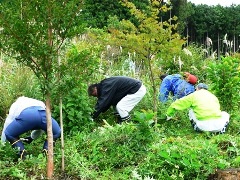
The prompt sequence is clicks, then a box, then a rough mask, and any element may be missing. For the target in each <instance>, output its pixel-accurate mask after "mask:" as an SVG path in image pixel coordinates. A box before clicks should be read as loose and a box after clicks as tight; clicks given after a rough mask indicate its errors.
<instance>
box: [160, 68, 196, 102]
mask: <svg viewBox="0 0 240 180" xmlns="http://www.w3.org/2000/svg"><path fill="white" fill-rule="evenodd" d="M160 79H161V80H162V83H161V85H160V89H159V101H161V102H166V101H167V100H168V97H169V94H170V93H171V94H172V95H173V100H176V99H180V98H182V97H184V96H186V95H188V94H191V93H193V92H194V91H195V87H194V85H195V84H196V83H197V77H196V76H194V75H192V74H190V73H188V72H185V73H184V76H183V77H182V76H181V75H180V74H172V75H167V74H164V75H161V76H160Z"/></svg>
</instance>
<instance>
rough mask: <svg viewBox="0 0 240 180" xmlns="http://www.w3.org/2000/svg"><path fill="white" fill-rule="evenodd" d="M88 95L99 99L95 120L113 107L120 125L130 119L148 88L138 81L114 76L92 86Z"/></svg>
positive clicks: (94, 115) (94, 114)
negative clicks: (132, 111) (130, 113)
mask: <svg viewBox="0 0 240 180" xmlns="http://www.w3.org/2000/svg"><path fill="white" fill-rule="evenodd" d="M88 94H89V96H94V97H97V98H98V101H97V103H96V106H95V112H94V113H93V119H96V118H97V117H98V116H99V115H100V113H102V112H105V111H107V110H108V109H109V108H110V107H111V106H113V107H115V110H116V113H115V115H116V116H117V117H118V123H122V122H123V121H127V120H129V119H130V115H129V112H130V111H131V110H132V109H133V108H134V107H135V106H136V105H137V104H138V103H139V102H140V101H141V99H142V98H143V97H144V95H145V94H146V87H145V86H144V85H143V84H142V82H141V81H139V80H137V79H133V78H130V77H125V76H113V77H110V78H106V79H104V80H102V81H101V82H100V83H96V84H92V85H90V86H89V87H88Z"/></svg>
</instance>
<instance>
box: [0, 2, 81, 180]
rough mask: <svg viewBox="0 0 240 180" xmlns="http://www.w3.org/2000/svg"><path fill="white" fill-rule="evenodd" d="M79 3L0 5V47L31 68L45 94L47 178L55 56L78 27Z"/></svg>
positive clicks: (50, 168)
mask: <svg viewBox="0 0 240 180" xmlns="http://www.w3.org/2000/svg"><path fill="white" fill-rule="evenodd" d="M82 4H83V1H82V0H69V1H64V0H58V1H54V0H47V1H36V0H21V1H18V0H12V1H8V0H6V1H1V4H0V27H1V31H0V39H1V42H0V48H1V50H2V51H4V52H6V53H8V55H11V56H12V57H14V58H16V59H17V60H18V62H20V63H22V64H24V65H26V66H28V67H30V68H31V69H32V70H33V72H34V73H35V74H36V76H37V77H38V78H39V80H40V82H41V86H42V91H43V94H44V95H45V99H46V108H47V110H46V112H47V136H48V146H49V151H48V163H47V177H48V178H52V175H53V168H54V163H53V136H52V124H51V108H50V107H51V93H52V92H53V90H54V88H55V87H56V82H57V80H56V79H57V78H56V74H58V67H59V64H58V56H59V52H60V51H61V50H62V49H63V48H64V42H65V41H66V40H70V39H71V38H72V37H74V36H75V35H76V34H77V33H79V32H80V31H79V30H81V29H82V27H81V26H80V25H81V23H82V20H81V8H82Z"/></svg>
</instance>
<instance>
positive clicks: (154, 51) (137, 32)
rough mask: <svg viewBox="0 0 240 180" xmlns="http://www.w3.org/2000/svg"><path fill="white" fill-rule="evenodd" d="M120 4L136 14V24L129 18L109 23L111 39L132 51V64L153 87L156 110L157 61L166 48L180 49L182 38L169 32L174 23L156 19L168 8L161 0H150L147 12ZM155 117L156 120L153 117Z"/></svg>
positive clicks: (171, 30) (123, 2)
mask: <svg viewBox="0 0 240 180" xmlns="http://www.w3.org/2000/svg"><path fill="white" fill-rule="evenodd" d="M122 4H123V5H124V6H126V7H128V8H129V10H130V12H131V14H132V15H134V16H135V17H136V19H137V20H138V25H134V24H133V23H132V22H131V21H129V20H122V21H120V22H119V23H115V24H109V32H110V33H111V34H112V38H113V41H112V42H114V43H115V45H117V46H122V48H123V50H126V51H127V52H131V53H135V54H136V56H137V58H136V59H137V60H136V64H137V65H139V66H140V67H141V68H142V69H141V70H142V72H143V73H144V75H148V76H149V80H150V82H151V86H152V90H153V109H154V112H157V94H158V91H157V89H156V79H159V73H160V72H161V67H160V62H161V61H163V59H162V58H163V57H166V54H169V52H170V51H171V53H173V54H174V52H178V51H180V50H181V46H182V44H183V43H184V41H183V40H181V38H180V36H179V34H177V33H173V30H176V27H177V26H176V24H173V23H172V24H170V23H169V22H167V21H164V22H160V21H159V19H158V18H159V12H160V11H168V10H169V9H168V8H167V7H166V6H165V5H163V6H162V4H161V1H158V0H152V1H151V4H150V5H149V7H148V11H147V12H146V11H141V10H139V9H137V8H136V6H135V5H134V4H133V3H131V2H129V1H127V0H122ZM174 20H176V18H175V17H173V18H172V19H171V21H172V22H174ZM127 52H125V53H127ZM155 120H156V121H155V122H157V119H155Z"/></svg>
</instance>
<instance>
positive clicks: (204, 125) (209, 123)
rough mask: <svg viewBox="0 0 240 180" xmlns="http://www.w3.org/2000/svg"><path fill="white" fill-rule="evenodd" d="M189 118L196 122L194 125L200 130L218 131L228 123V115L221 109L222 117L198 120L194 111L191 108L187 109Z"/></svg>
mask: <svg viewBox="0 0 240 180" xmlns="http://www.w3.org/2000/svg"><path fill="white" fill-rule="evenodd" d="M188 115H189V119H190V120H193V121H194V122H195V123H196V126H197V127H198V128H199V129H200V130H201V131H209V132H220V131H222V130H223V128H224V127H225V126H226V124H227V123H229V119H230V115H229V114H228V113H227V112H225V111H222V117H220V118H219V119H208V120H203V121H199V120H198V119H197V118H196V116H195V113H194V112H193V110H192V109H190V110H189V114H188Z"/></svg>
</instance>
